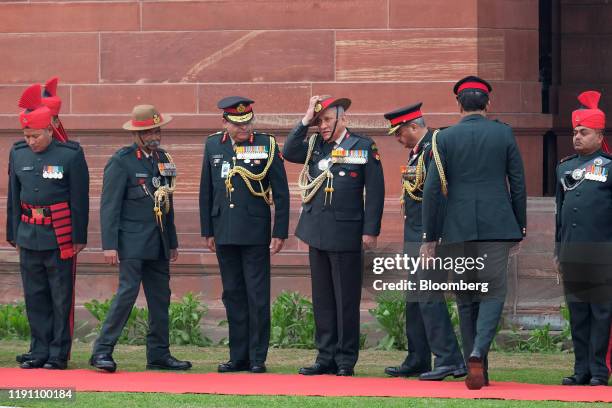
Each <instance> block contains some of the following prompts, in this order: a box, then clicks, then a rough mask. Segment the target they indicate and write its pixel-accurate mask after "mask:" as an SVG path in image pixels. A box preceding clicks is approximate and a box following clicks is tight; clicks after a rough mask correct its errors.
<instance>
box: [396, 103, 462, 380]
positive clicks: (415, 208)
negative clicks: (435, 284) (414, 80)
mask: <svg viewBox="0 0 612 408" xmlns="http://www.w3.org/2000/svg"><path fill="white" fill-rule="evenodd" d="M421 106H422V103H417V104H415V105H410V106H406V107H403V108H400V109H397V110H394V111H392V112H389V113H386V114H385V119H387V120H389V122H390V126H391V127H390V129H389V134H390V135H395V138H396V139H397V141H398V142H399V143H400V144H401V145H403V146H404V147H405V148H408V149H410V154H409V157H408V163H407V165H405V166H402V169H401V170H402V196H401V198H400V202H401V205H402V212H403V214H404V253H405V254H407V255H409V256H411V257H413V258H418V257H419V248H420V246H421V237H422V235H423V230H422V217H421V203H422V201H423V186H424V185H425V178H426V176H427V168H428V166H429V163H430V161H431V158H432V155H431V139H432V136H433V133H434V132H433V131H432V130H430V129H428V128H427V126H426V124H425V119H424V118H423V112H422V111H421ZM436 132H437V131H436ZM434 273H438V272H437V271H423V270H419V271H418V272H417V273H416V274H412V275H410V276H409V278H411V277H417V279H418V278H423V279H432V278H433V276H432V274H434ZM417 287H418V286H417ZM419 295H421V298H419ZM406 337H407V339H408V355H407V356H406V359H405V360H404V362H403V363H402V364H401V365H400V366H399V367H387V368H386V369H385V373H387V374H388V375H391V376H393V377H416V376H419V378H420V379H422V380H442V379H444V378H445V377H447V376H449V375H454V376H455V377H462V376H465V374H466V370H465V364H464V362H463V356H462V355H461V351H460V350H459V345H458V343H457V337H456V336H455V332H454V330H453V326H452V323H451V321H450V317H449V315H448V309H447V307H446V302H445V299H444V295H443V294H433V293H432V294H429V293H422V294H420V293H413V292H411V291H409V292H408V293H407V300H406ZM432 352H433V353H434V355H435V357H436V360H435V364H434V367H435V370H434V371H431V353H432Z"/></svg>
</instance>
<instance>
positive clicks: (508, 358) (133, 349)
mask: <svg viewBox="0 0 612 408" xmlns="http://www.w3.org/2000/svg"><path fill="white" fill-rule="evenodd" d="M27 347H28V343H27V342H24V341H0V366H2V367H16V366H17V364H16V363H15V354H17V353H20V352H23V351H25V350H26V349H27ZM90 351H91V345H90V344H85V343H75V345H74V348H73V357H72V361H71V362H70V368H91V367H89V366H88V365H87V361H88V359H89V355H90ZM172 352H173V354H174V355H175V356H176V357H177V358H180V359H188V360H190V361H191V362H192V363H193V364H194V368H193V369H192V370H191V372H194V373H209V372H214V371H216V367H217V364H218V363H219V362H221V361H226V360H227V359H228V350H227V348H225V347H206V348H198V347H190V346H188V347H178V346H175V347H172ZM113 356H114V358H115V360H116V361H117V364H118V366H119V369H120V370H128V371H144V368H145V367H144V366H145V362H146V358H145V350H144V347H142V346H123V345H120V346H118V347H117V349H116V351H115V353H114V354H113ZM314 357H315V351H313V350H287V349H285V350H279V349H271V350H270V353H269V357H268V361H267V366H268V371H269V372H271V373H290V374H294V373H296V372H297V369H298V368H299V367H301V366H303V365H308V364H311V363H312V362H313V360H314ZM404 357H405V353H404V352H399V351H375V350H364V351H362V352H361V354H360V358H359V363H358V364H357V366H356V367H355V370H356V373H357V375H358V376H373V377H384V376H385V375H384V373H383V369H384V368H385V367H386V366H389V365H398V364H399V363H400V362H401V361H402V360H403V359H404ZM572 364H573V355H572V354H565V353H554V354H548V353H536V354H531V353H502V352H494V353H491V355H490V362H489V367H490V368H489V369H490V375H491V380H492V381H517V382H527V383H540V384H559V382H560V381H561V378H562V377H563V376H565V375H568V374H571V373H572ZM34 373H35V371H33V374H34ZM0 387H1V385H0ZM0 405H11V406H20V407H61V406H66V407H74V408H80V407H87V408H90V407H95V408H106V407H121V408H128V407H143V408H144V407H244V406H249V407H250V406H254V407H266V408H271V407H286V406H299V407H317V408H320V407H336V406H356V407H379V406H391V407H395V406H397V407H400V406H401V407H421V406H423V407H424V406H427V407H438V406H452V407H470V408H472V407H474V408H481V407H492V406H495V407H502V406H503V407H557V406H564V407H579V406H588V407H597V406H602V407H603V406H609V405H608V404H606V405H604V404H576V403H560V402H554V401H551V402H530V401H525V402H524V401H498V400H461V399H427V398H373V397H285V396H235V395H206V394H183V395H174V394H155V393H91V392H79V393H78V394H77V397H76V401H74V402H49V401H39V402H35V401H19V402H18V403H15V402H14V401H7V400H6V399H4V400H3V399H2V398H1V397H0Z"/></svg>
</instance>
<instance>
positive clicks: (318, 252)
mask: <svg viewBox="0 0 612 408" xmlns="http://www.w3.org/2000/svg"><path fill="white" fill-rule="evenodd" d="M350 104H351V101H350V100H349V99H346V98H339V99H336V98H333V97H331V96H313V97H312V98H311V99H310V103H309V105H308V109H307V111H306V114H305V115H304V118H302V120H301V121H300V122H299V123H298V124H297V125H296V126H295V128H293V130H292V131H291V132H290V133H289V136H288V138H287V142H286V143H285V146H284V148H283V155H284V156H285V158H286V159H287V160H289V161H291V162H294V163H303V164H304V167H303V169H302V171H301V173H300V176H299V180H298V186H299V188H300V190H301V191H302V213H301V215H300V220H299V223H298V226H297V229H296V233H295V234H296V235H297V237H298V238H300V239H301V240H302V241H304V242H305V243H307V244H308V245H309V260H310V271H311V274H312V279H311V282H312V301H313V307H314V318H315V325H316V328H315V342H316V345H317V349H318V351H319V353H318V356H317V359H316V361H315V364H314V365H312V366H309V367H303V368H301V369H300V371H299V372H300V374H303V375H319V374H327V373H337V375H340V376H351V375H353V374H354V366H355V364H356V363H357V358H358V354H359V304H360V301H361V283H362V252H361V251H362V245H363V246H364V247H366V248H374V247H375V246H376V239H377V236H378V235H379V233H380V222H381V218H382V212H383V205H384V198H385V191H384V185H385V182H384V178H383V170H382V165H381V163H380V155H379V153H378V149H377V147H376V145H375V144H374V142H373V141H372V140H371V139H370V138H367V137H364V136H360V135H358V134H356V133H353V132H351V131H350V130H348V129H347V128H346V124H347V119H346V116H345V112H346V110H347V109H348V108H349V106H350ZM310 126H317V127H318V133H315V134H313V135H311V136H309V137H307V133H308V128H309V127H310ZM364 189H365V193H366V194H365V200H364Z"/></svg>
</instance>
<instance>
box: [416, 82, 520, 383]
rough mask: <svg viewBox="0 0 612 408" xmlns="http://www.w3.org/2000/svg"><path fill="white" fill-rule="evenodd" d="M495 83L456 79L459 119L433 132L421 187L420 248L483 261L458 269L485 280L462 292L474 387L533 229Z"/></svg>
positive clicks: (483, 378)
mask: <svg viewBox="0 0 612 408" xmlns="http://www.w3.org/2000/svg"><path fill="white" fill-rule="evenodd" d="M491 91H492V88H491V85H490V84H489V83H488V82H487V81H485V80H483V79H482V78H478V77H475V76H468V77H465V78H463V79H461V80H460V81H458V82H457V83H456V84H455V87H454V93H455V95H456V96H457V102H458V106H459V111H460V114H461V121H460V122H459V123H458V124H456V125H454V126H451V127H449V128H446V129H444V130H442V131H440V132H439V133H438V134H437V135H436V136H433V137H432V152H433V158H434V160H433V162H432V164H431V165H430V166H429V175H428V176H427V178H426V180H425V189H424V191H423V240H424V241H425V244H424V245H423V247H422V249H421V253H423V254H424V255H425V256H427V257H433V256H435V254H436V244H437V243H440V244H442V245H444V247H445V248H444V251H448V252H445V255H447V254H448V256H449V257H451V258H453V259H456V260H457V261H459V259H460V258H462V260H466V259H472V262H477V261H478V260H479V259H480V262H482V267H478V268H476V267H474V268H470V270H469V271H461V273H459V271H456V272H453V273H452V275H453V277H454V279H456V280H464V281H468V282H472V283H480V284H486V285H487V292H482V291H457V292H456V297H457V307H458V311H459V322H460V328H461V338H462V344H463V355H464V357H465V358H466V359H467V365H468V376H467V378H466V380H465V383H466V386H467V388H468V389H480V388H482V387H483V386H485V385H488V382H489V380H488V371H487V368H488V367H487V353H488V352H489V348H490V346H491V342H492V341H493V338H494V337H495V334H496V329H497V325H498V323H499V320H500V318H501V314H502V311H503V308H504V301H505V298H506V292H507V284H506V275H507V271H508V256H509V254H510V249H511V248H514V250H518V243H517V242H520V241H521V240H522V239H523V237H524V236H525V234H526V231H527V230H526V225H527V193H526V189H525V172H524V169H523V161H522V158H521V155H520V152H519V149H518V146H517V143H516V140H515V138H514V135H513V133H512V128H511V127H510V126H508V125H505V124H503V123H500V122H497V121H494V120H490V119H487V118H486V115H487V111H488V110H489V105H490V104H489V94H490V92H491ZM444 199H446V207H445V210H444V211H442V210H441V206H440V203H441V201H442V200H444ZM440 223H441V224H442V227H441V228H440Z"/></svg>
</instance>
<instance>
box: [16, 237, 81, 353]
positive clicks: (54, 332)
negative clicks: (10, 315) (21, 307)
mask: <svg viewBox="0 0 612 408" xmlns="http://www.w3.org/2000/svg"><path fill="white" fill-rule="evenodd" d="M19 255H20V263H19V266H20V269H21V279H22V282H23V291H24V295H25V303H26V311H27V314H28V321H29V323H30V330H31V337H32V339H31V354H32V357H33V358H37V359H49V360H68V356H69V354H70V347H71V346H72V337H71V333H70V309H71V307H72V291H73V290H74V289H73V284H72V258H70V259H66V260H63V259H60V251H59V250H57V249H55V250H49V251H33V250H30V249H26V248H21V249H20V251H19Z"/></svg>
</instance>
